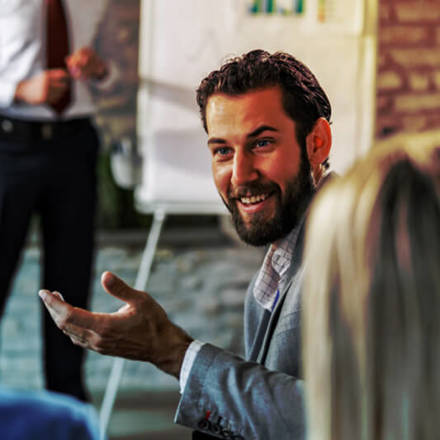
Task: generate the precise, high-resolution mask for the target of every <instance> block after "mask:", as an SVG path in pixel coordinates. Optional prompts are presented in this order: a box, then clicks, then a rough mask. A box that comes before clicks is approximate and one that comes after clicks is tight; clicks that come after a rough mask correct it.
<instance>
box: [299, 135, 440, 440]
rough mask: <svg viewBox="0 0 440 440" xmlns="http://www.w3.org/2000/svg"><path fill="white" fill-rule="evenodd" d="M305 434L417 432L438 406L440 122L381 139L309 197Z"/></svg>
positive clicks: (433, 429)
mask: <svg viewBox="0 0 440 440" xmlns="http://www.w3.org/2000/svg"><path fill="white" fill-rule="evenodd" d="M305 270H306V272H305V285H304V288H305V290H304V309H305V310H304V332H303V334H304V344H303V346H304V364H305V379H306V398H307V404H308V419H309V425H308V426H309V438H310V439H311V440H324V439H337V440H346V439H347V440H354V439H356V440H373V439H374V440H380V439H383V440H385V439H386V440H393V439H396V440H416V439H417V440H418V439H428V438H434V437H435V436H437V435H438V426H437V425H438V420H437V418H438V417H439V416H440V132H435V133H428V134H425V135H414V136H409V135H405V136H398V137H396V138H394V139H392V140H391V141H388V142H387V143H385V144H384V143H382V144H378V145H377V146H376V147H375V148H374V149H373V150H372V151H371V152H370V153H369V154H368V156H367V157H366V158H364V159H363V160H361V161H360V162H359V163H357V164H356V165H355V166H354V167H353V168H352V169H351V170H350V171H349V172H348V173H347V174H346V175H345V176H344V177H342V178H335V179H334V180H333V181H332V182H330V183H329V184H327V185H326V187H324V188H323V189H322V190H321V191H320V192H319V194H318V195H317V197H316V199H315V201H314V202H313V206H312V211H311V215H310V217H309V222H308V229H307V240H306V247H305Z"/></svg>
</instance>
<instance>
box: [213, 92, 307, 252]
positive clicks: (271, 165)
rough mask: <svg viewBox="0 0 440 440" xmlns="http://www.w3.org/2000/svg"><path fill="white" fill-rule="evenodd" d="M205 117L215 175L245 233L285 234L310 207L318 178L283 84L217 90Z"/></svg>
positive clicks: (253, 237)
mask: <svg viewBox="0 0 440 440" xmlns="http://www.w3.org/2000/svg"><path fill="white" fill-rule="evenodd" d="M206 122H207V128H208V136H209V138H208V147H209V149H210V150H211V153H212V170H213V175H214V181H215V184H216V186H217V190H218V192H219V194H220V196H221V198H222V199H223V201H224V203H225V204H226V206H227V207H228V209H229V210H230V211H231V213H232V218H233V221H234V224H235V227H236V229H237V232H238V234H239V236H240V238H241V239H242V240H243V241H245V242H246V243H249V244H252V245H255V246H261V245H265V244H268V243H271V242H274V241H275V240H277V239H279V238H281V237H283V236H285V235H286V234H287V233H288V232H290V230H292V228H293V227H294V226H295V225H296V224H297V222H298V220H299V218H300V217H301V215H302V214H303V212H304V210H305V209H306V207H307V204H308V202H309V199H310V197H311V195H312V193H313V184H312V179H311V176H310V172H309V165H308V161H307V159H305V160H304V161H302V160H301V148H300V146H299V144H298V142H297V140H296V136H295V122H294V121H292V119H290V118H289V116H288V115H287V114H286V113H285V111H284V109H283V106H282V94H281V90H280V88H279V87H271V88H266V89H262V90H256V91H250V92H247V93H244V94H242V95H238V96H231V95H225V94H221V93H218V94H214V95H212V96H211V97H210V98H209V99H208V102H207V106H206Z"/></svg>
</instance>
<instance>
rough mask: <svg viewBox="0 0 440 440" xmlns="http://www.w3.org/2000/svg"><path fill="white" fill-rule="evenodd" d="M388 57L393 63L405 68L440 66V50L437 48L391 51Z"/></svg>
mask: <svg viewBox="0 0 440 440" xmlns="http://www.w3.org/2000/svg"><path fill="white" fill-rule="evenodd" d="M390 55H391V58H392V60H393V61H394V62H395V63H397V64H399V65H401V66H403V67H406V68H412V67H432V68H435V67H439V66H440V50H439V49H438V48H428V49H425V48H422V49H392V50H390Z"/></svg>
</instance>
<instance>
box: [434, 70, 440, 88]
mask: <svg viewBox="0 0 440 440" xmlns="http://www.w3.org/2000/svg"><path fill="white" fill-rule="evenodd" d="M433 79H434V85H435V87H436V88H437V89H438V90H440V70H437V71H436V72H434V75H433Z"/></svg>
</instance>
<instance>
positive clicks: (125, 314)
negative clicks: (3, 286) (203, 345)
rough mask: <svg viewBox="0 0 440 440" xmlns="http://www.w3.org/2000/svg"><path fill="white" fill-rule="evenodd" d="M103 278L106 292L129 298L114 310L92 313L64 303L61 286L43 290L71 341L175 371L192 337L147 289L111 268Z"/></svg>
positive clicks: (50, 309) (117, 296) (53, 314)
mask: <svg viewBox="0 0 440 440" xmlns="http://www.w3.org/2000/svg"><path fill="white" fill-rule="evenodd" d="M101 284H102V286H103V287H104V289H105V290H106V292H107V293H109V294H111V295H113V296H114V297H116V298H119V299H121V300H122V301H124V302H125V305H124V306H122V307H121V308H120V309H119V310H118V311H116V312H114V313H93V312H89V311H88V310H84V309H80V308H78V307H73V306H71V305H70V304H68V303H66V302H65V301H64V300H63V298H62V296H61V295H60V294H59V293H58V292H49V291H48V290H40V292H39V295H40V297H41V299H42V300H43V302H44V304H45V306H46V308H47V309H48V311H49V313H50V315H51V316H52V318H53V320H54V321H55V323H56V325H57V326H58V328H60V330H62V331H63V333H65V334H66V335H67V336H69V337H70V339H71V340H72V342H73V343H74V344H76V345H80V346H81V347H84V348H89V349H91V350H94V351H97V352H98V353H101V354H107V355H112V356H119V357H123V358H127V359H133V360H138V361H147V362H151V363H152V364H154V365H156V366H157V367H158V368H160V369H161V370H163V371H165V372H166V373H168V374H171V375H173V376H175V377H177V378H178V377H179V373H180V367H181V365H182V361H183V358H184V356H185V352H186V349H187V348H188V346H189V344H190V343H191V342H192V338H191V337H190V336H188V335H187V334H186V333H185V332H184V331H183V330H182V329H181V328H180V327H177V326H176V325H175V324H173V323H172V322H171V321H170V320H169V319H168V317H167V314H166V313H165V311H164V310H163V308H162V307H161V306H160V305H159V304H158V303H157V302H156V301H155V300H154V299H153V298H152V297H151V296H150V295H148V294H147V293H145V292H141V291H139V290H135V289H133V288H131V287H129V286H128V285H127V284H125V283H124V282H123V281H122V280H121V279H120V278H118V277H117V276H116V275H114V274H112V273H111V272H104V273H103V274H102V277H101Z"/></svg>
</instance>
